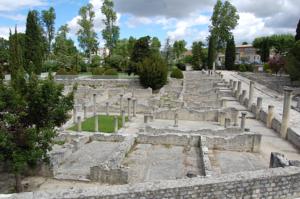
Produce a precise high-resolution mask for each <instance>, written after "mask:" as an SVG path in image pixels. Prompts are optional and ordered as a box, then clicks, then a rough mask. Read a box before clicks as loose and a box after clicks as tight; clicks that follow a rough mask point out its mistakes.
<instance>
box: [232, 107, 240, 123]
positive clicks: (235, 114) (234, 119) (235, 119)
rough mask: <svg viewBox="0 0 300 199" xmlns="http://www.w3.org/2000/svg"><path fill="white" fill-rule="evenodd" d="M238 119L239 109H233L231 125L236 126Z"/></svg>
mask: <svg viewBox="0 0 300 199" xmlns="http://www.w3.org/2000/svg"><path fill="white" fill-rule="evenodd" d="M238 120H239V111H238V110H235V111H234V112H233V126H238Z"/></svg>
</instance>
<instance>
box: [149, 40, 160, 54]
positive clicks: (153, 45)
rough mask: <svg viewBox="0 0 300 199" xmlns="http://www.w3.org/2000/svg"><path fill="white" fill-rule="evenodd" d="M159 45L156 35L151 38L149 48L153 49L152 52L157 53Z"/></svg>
mask: <svg viewBox="0 0 300 199" xmlns="http://www.w3.org/2000/svg"><path fill="white" fill-rule="evenodd" d="M160 47H161V43H160V41H159V39H158V38H157V37H153V38H152V40H151V49H152V50H153V52H155V53H159V52H160Z"/></svg>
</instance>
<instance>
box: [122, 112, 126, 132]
mask: <svg viewBox="0 0 300 199" xmlns="http://www.w3.org/2000/svg"><path fill="white" fill-rule="evenodd" d="M121 117H122V127H123V128H124V127H125V118H126V117H125V111H124V110H122V112H121Z"/></svg>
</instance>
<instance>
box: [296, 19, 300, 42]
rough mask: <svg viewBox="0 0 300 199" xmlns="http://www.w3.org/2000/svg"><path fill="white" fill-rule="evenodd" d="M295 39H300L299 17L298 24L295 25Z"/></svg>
mask: <svg viewBox="0 0 300 199" xmlns="http://www.w3.org/2000/svg"><path fill="white" fill-rule="evenodd" d="M295 40H296V41H299V40H300V19H299V22H298V25H297V30H296V36H295Z"/></svg>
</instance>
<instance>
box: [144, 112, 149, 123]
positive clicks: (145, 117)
mask: <svg viewBox="0 0 300 199" xmlns="http://www.w3.org/2000/svg"><path fill="white" fill-rule="evenodd" d="M148 118H149V117H148V115H147V114H145V115H144V123H145V124H148Z"/></svg>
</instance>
